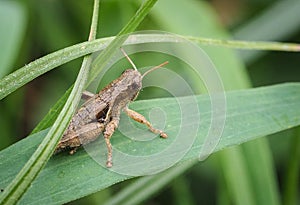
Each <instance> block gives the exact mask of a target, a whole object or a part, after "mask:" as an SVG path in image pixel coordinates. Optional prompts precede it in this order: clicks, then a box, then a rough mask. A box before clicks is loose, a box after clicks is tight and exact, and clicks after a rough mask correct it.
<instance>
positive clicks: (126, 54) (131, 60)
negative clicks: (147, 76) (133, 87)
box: [120, 48, 137, 70]
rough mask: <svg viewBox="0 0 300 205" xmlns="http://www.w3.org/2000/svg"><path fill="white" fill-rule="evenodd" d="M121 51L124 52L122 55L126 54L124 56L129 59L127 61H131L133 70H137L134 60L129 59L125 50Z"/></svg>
mask: <svg viewBox="0 0 300 205" xmlns="http://www.w3.org/2000/svg"><path fill="white" fill-rule="evenodd" d="M120 50H121V51H122V53H123V54H124V56H125V57H126V58H127V60H128V61H129V63H130V64H131V65H132V66H133V68H134V69H135V70H137V68H136V66H135V65H134V63H133V62H132V60H131V59H130V58H129V56H128V55H127V53H126V52H125V51H124V49H123V48H120Z"/></svg>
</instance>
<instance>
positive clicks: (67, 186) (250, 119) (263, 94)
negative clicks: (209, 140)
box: [0, 83, 300, 204]
mask: <svg viewBox="0 0 300 205" xmlns="http://www.w3.org/2000/svg"><path fill="white" fill-rule="evenodd" d="M299 90H300V83H290V84H281V85H276V86H269V87H262V88H256V89H249V90H241V91H233V92H228V93H227V95H226V96H227V105H228V108H227V118H226V125H225V128H224V132H223V135H222V138H221V141H220V144H219V145H218V147H217V150H215V152H216V151H219V150H221V149H224V148H226V147H229V146H233V145H237V144H241V143H244V142H247V141H250V140H253V139H256V138H258V137H261V136H264V135H268V134H272V133H275V132H278V131H281V130H285V129H288V128H291V127H294V126H297V125H299V124H300V110H299V109H298V108H299V106H300V95H299ZM197 103H198V104H199V108H200V113H203V115H202V119H201V125H200V129H199V130H198V135H197V139H196V141H195V143H194V144H193V147H192V149H191V150H189V151H188V153H187V155H186V156H185V157H184V158H183V159H182V160H181V161H185V160H188V159H196V158H198V156H199V151H200V148H201V146H202V142H203V138H204V137H205V132H206V131H205V130H206V129H208V128H207V127H208V125H209V115H210V114H209V112H210V111H209V97H208V96H207V95H202V96H197ZM174 105H176V99H175V98H166V99H155V100H147V101H138V102H134V103H132V105H131V108H132V109H134V110H137V111H139V112H142V113H146V112H148V111H149V110H150V109H151V108H152V107H156V106H160V107H162V108H163V109H164V111H165V112H166V114H167V115H168V121H167V125H168V127H169V129H167V130H166V132H167V133H169V134H170V135H169V139H167V140H161V139H156V140H154V142H151V143H148V142H143V143H142V144H143V146H144V149H143V150H144V151H143V153H136V154H137V155H138V154H145V153H150V152H159V151H160V148H161V144H165V145H167V144H168V143H170V142H171V141H172V140H174V139H172V133H173V130H172V127H176V126H178V125H179V124H178V123H179V122H180V119H179V116H180V115H178V113H176V112H174V108H173V106H174ZM170 119H172V120H170ZM192 123H193V122H191V124H192ZM121 124H122V121H121ZM182 129H184V127H183V128H182ZM186 132H189V130H188V129H187V130H186ZM46 133H47V131H42V132H39V133H37V134H35V135H34V136H29V137H28V138H26V139H24V140H22V141H20V142H18V143H16V144H14V145H12V146H11V147H9V148H7V149H6V150H3V151H2V152H0V162H1V169H0V187H1V188H5V186H7V184H8V183H9V182H10V181H11V180H12V179H13V177H14V176H15V175H16V174H17V172H18V171H19V169H20V168H21V167H22V165H23V164H24V163H25V162H26V161H27V160H28V158H29V157H30V156H31V154H32V152H33V151H34V150H35V149H36V147H37V146H38V144H39V143H40V142H41V140H42V138H43V137H44V136H45V135H46ZM144 133H147V131H146V130H141V134H144ZM112 143H113V146H114V147H118V149H121V150H125V151H128V152H130V151H132V150H131V149H132V144H135V143H136V144H139V143H141V142H133V141H130V140H128V139H127V138H125V137H122V135H121V134H120V133H119V132H117V133H115V134H114V136H113V138H112ZM149 144H151V146H149ZM104 153H105V150H104ZM103 157H105V156H104V155H103ZM168 157H170V156H164V155H162V156H161V163H165V161H166V160H165V159H167V158H168ZM136 163H139V164H140V166H143V165H147V166H149V164H148V163H149V162H147V161H146V162H136ZM151 166H153V167H156V166H158V164H151ZM128 178H130V176H123V175H120V174H116V173H114V172H111V171H109V170H108V169H106V168H103V167H101V166H99V165H98V164H97V163H96V162H95V161H94V160H93V159H91V158H90V156H89V155H87V154H86V152H85V151H84V150H83V149H81V150H80V151H78V153H76V155H74V156H69V155H67V154H61V155H58V156H54V157H52V159H51V160H50V161H49V163H48V164H47V166H46V167H45V169H44V170H43V171H42V172H41V174H40V175H39V176H38V178H37V179H36V181H35V182H34V183H33V184H32V187H31V188H30V189H29V190H28V192H27V193H26V194H25V195H24V197H23V198H22V199H21V201H20V204H58V203H60V204H61V203H65V202H68V201H71V200H74V199H77V198H80V197H83V196H86V195H88V194H91V193H94V192H96V191H98V190H101V189H104V188H106V187H109V186H111V185H113V184H115V183H117V182H120V181H123V180H125V179H128Z"/></svg>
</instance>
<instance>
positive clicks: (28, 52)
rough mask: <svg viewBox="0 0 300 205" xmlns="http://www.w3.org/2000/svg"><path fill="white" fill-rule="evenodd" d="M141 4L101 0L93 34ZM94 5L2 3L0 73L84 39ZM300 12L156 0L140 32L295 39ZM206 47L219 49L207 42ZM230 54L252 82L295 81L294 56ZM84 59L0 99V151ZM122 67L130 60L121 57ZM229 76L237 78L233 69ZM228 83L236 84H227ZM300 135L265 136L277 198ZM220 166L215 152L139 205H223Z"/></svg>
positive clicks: (287, 3) (105, 31)
mask: <svg viewBox="0 0 300 205" xmlns="http://www.w3.org/2000/svg"><path fill="white" fill-rule="evenodd" d="M140 3H141V1H134V0H104V1H102V2H101V5H100V19H99V28H98V29H99V30H98V35H97V37H98V38H101V37H107V36H113V35H115V34H116V33H118V32H119V30H120V29H121V28H122V27H123V26H124V25H125V24H126V23H127V21H128V20H129V19H130V17H132V16H133V14H134V13H135V12H136V10H137V8H138V7H139V5H140ZM92 6H93V1H92V0H85V1H76V0H60V1H58V0H42V1H33V0H27V1H25V0H24V1H4V0H2V1H0V37H1V38H0V45H1V50H0V63H1V69H0V78H2V77H4V76H5V75H7V74H9V73H11V72H12V71H14V70H16V69H18V68H20V67H22V66H24V65H25V64H28V63H29V62H31V61H33V60H35V59H37V58H39V57H42V56H44V55H46V54H48V53H51V52H54V51H56V50H59V49H61V48H64V47H67V46H70V45H73V44H76V43H79V42H82V41H85V40H86V39H87V37H88V33H89V24H90V19H91V14H92ZM299 11H300V1H299V0H281V1H279V0H265V1H259V0H227V1H225V0H210V1H209V0H207V1H200V0H198V1H197V0H185V1H179V0H175V1H171V0H160V1H159V2H158V3H157V5H155V7H154V9H153V10H152V11H151V12H150V15H149V16H148V17H147V18H146V19H145V20H144V21H143V23H142V24H141V25H140V27H139V29H138V30H149V29H150V30H164V31H170V32H174V33H178V34H183V35H192V36H199V37H210V38H222V37H224V38H225V37H229V38H232V39H238V40H264V41H269V40H272V41H281V42H295V43H299V39H300V18H299ZM206 18H207V19H206ZM210 22H213V23H210ZM195 25H199V27H197V26H195ZM208 49H212V50H214V49H215V50H217V49H220V48H218V47H213V46H212V48H208ZM235 52H236V55H237V56H238V57H237V58H238V59H239V60H240V62H242V63H244V65H245V68H246V73H247V74H248V76H249V79H250V81H251V84H252V85H253V86H254V87H257V86H262V85H270V84H275V83H281V82H297V81H300V70H299V66H300V60H299V59H300V58H299V57H300V54H299V53H288V52H262V51H260V52H257V51H235ZM151 58H152V57H151ZM151 58H150V59H149V56H148V57H147V56H142V57H139V58H134V62H135V63H136V64H137V65H141V64H142V63H143V62H145V61H149V60H150V61H151V60H152V59H151ZM81 60H82V59H77V60H75V61H72V62H70V63H68V64H66V65H64V66H61V67H60V68H58V69H54V70H53V71H51V72H49V73H47V74H45V75H42V76H41V77H39V78H37V79H35V80H33V81H32V82H31V83H29V84H27V85H26V86H24V87H23V88H21V89H19V90H17V91H16V92H14V93H12V94H11V95H9V96H8V97H6V98H5V99H3V100H2V101H0V130H1V138H0V140H1V143H0V149H4V148H6V147H8V146H9V145H11V144H13V143H14V142H16V141H18V140H20V139H22V138H23V137H25V136H27V135H28V134H29V133H30V132H31V131H32V129H33V128H34V127H35V126H36V125H37V123H38V122H39V121H40V120H41V119H42V118H43V116H44V115H45V114H46V113H47V111H48V110H49V109H50V108H51V106H52V105H54V103H55V102H56V101H57V100H58V99H59V97H60V96H62V95H63V94H64V92H65V91H66V90H67V89H68V88H69V86H70V85H71V84H72V83H73V82H74V80H75V77H76V75H77V72H78V70H79V68H80V64H81ZM168 60H169V59H168ZM169 61H170V60H169ZM224 61H226V59H224ZM124 65H128V64H126V62H125V63H124ZM124 68H126V67H124ZM178 69H180V68H178ZM181 70H182V69H181ZM183 70H184V69H183ZM224 72H226V70H225V71H224ZM242 72H243V71H242ZM231 77H232V78H234V77H235V76H234V74H233V75H232V76H231ZM113 78H114V77H111V79H113ZM108 81H110V80H108ZM225 87H227V88H228V89H238V87H235V86H230V85H228V86H225ZM195 90H196V92H198V91H197V89H196V88H195ZM154 96H155V95H154ZM149 97H153V96H150V94H147V93H143V94H142V95H141V96H140V98H149ZM299 133H300V132H299V128H295V129H292V130H288V131H285V132H281V133H277V134H275V135H274V136H272V137H268V140H269V142H270V147H271V151H272V156H273V158H274V162H275V168H274V172H275V173H276V176H277V179H278V185H279V191H280V195H281V194H282V193H283V192H284V189H283V187H284V178H285V177H286V172H287V169H286V167H287V164H288V160H289V157H290V154H291V152H290V150H291V147H292V144H293V142H294V140H293V139H294V136H297V135H298V136H299ZM217 163H218V160H216V159H215V158H214V156H213V157H211V158H210V159H209V160H207V161H206V162H204V163H198V164H197V165H196V166H194V167H193V168H191V169H189V171H188V172H186V173H185V174H184V175H182V176H180V177H178V178H176V179H174V180H173V181H172V182H171V183H170V184H169V185H168V186H167V187H165V188H164V189H163V190H161V191H160V192H158V193H156V195H155V196H153V197H152V198H150V199H148V200H147V201H146V202H144V204H166V203H168V204H217V203H218V204H226V200H225V199H227V197H226V196H223V195H222V194H220V193H223V194H224V195H226V194H228V193H224V192H220V191H219V190H220V189H225V190H226V185H224V183H223V181H222V173H221V172H220V170H218V166H216V164H217ZM129 183H130V180H129V181H126V182H123V183H120V184H117V185H114V186H113V187H111V188H109V189H106V190H104V191H100V192H99V193H95V194H94V195H91V196H88V197H85V198H83V199H80V200H77V201H74V202H70V204H85V203H86V202H89V203H90V204H92V203H94V204H101V203H102V202H103V201H104V200H105V199H108V198H109V197H111V196H112V195H113V194H114V193H116V192H117V191H119V190H122V189H123V188H124V187H126V186H127V184H129ZM224 186H225V187H224ZM298 187H299V185H298ZM299 196H300V193H299V195H298V197H299ZM229 198H230V197H229ZM220 201H221V202H220ZM299 202H300V201H299V199H298V203H299ZM228 204H230V201H229V202H228Z"/></svg>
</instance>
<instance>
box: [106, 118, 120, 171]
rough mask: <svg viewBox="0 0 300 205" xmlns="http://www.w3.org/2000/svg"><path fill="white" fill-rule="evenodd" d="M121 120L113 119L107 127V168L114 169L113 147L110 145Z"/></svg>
mask: <svg viewBox="0 0 300 205" xmlns="http://www.w3.org/2000/svg"><path fill="white" fill-rule="evenodd" d="M119 120H120V119H119V118H118V117H115V118H112V120H111V121H110V122H109V123H108V124H107V125H106V127H105V132H104V140H105V143H106V147H107V161H106V167H108V168H110V167H112V146H111V143H110V138H111V136H112V135H113V133H114V132H115V129H116V128H117V127H118V125H119Z"/></svg>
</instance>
